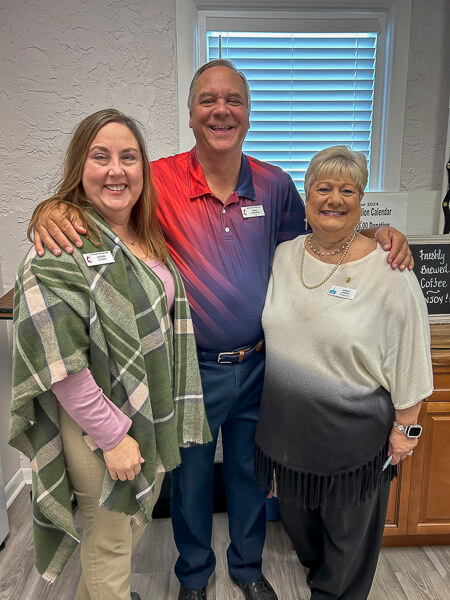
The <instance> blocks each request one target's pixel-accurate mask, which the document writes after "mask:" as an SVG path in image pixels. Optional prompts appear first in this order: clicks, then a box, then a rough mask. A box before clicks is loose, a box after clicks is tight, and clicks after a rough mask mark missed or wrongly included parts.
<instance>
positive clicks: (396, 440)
mask: <svg viewBox="0 0 450 600" xmlns="http://www.w3.org/2000/svg"><path fill="white" fill-rule="evenodd" d="M417 442H418V440H417V438H409V437H407V436H406V435H405V434H404V433H402V432H401V431H399V430H398V429H397V427H392V429H391V433H390V434H389V451H390V452H392V455H393V456H392V461H391V465H396V464H398V463H399V462H400V461H401V460H404V459H405V458H406V457H407V456H410V452H411V451H412V450H413V449H414V448H415V447H416V446H417Z"/></svg>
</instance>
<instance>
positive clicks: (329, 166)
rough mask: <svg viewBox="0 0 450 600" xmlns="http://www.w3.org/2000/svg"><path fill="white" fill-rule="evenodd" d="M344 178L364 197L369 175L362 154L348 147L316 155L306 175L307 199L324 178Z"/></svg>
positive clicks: (336, 147) (334, 147)
mask: <svg viewBox="0 0 450 600" xmlns="http://www.w3.org/2000/svg"><path fill="white" fill-rule="evenodd" d="M336 176H344V177H346V178H348V179H350V180H351V181H352V182H353V183H354V184H355V186H356V188H357V189H358V192H359V193H360V199H361V198H362V197H363V196H364V190H365V188H366V185H367V179H368V177H369V173H368V170H367V160H366V157H365V156H364V154H363V153H362V152H355V151H354V150H350V148H348V147H347V146H331V147H330V148H325V149H324V150H321V151H320V152H318V153H317V154H315V155H314V156H313V157H312V159H311V162H310V163H309V166H308V169H307V171H306V175H305V197H306V199H308V196H309V192H310V191H311V187H312V186H313V184H314V183H315V182H316V181H317V180H318V179H322V178H324V177H325V178H327V177H332V178H335V177H336Z"/></svg>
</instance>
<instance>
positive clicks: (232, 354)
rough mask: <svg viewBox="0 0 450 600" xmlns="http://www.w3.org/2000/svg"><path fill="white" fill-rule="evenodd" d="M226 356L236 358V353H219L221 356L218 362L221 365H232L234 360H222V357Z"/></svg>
mask: <svg viewBox="0 0 450 600" xmlns="http://www.w3.org/2000/svg"><path fill="white" fill-rule="evenodd" d="M224 355H228V356H235V355H236V352H219V355H218V357H217V362H218V363H219V364H221V365H232V364H233V361H232V360H222V356H224Z"/></svg>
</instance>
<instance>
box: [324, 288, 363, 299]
mask: <svg viewBox="0 0 450 600" xmlns="http://www.w3.org/2000/svg"><path fill="white" fill-rule="evenodd" d="M357 291H358V290H353V289H352V288H347V287H342V286H340V285H332V286H331V287H330V289H329V290H328V295H329V296H335V297H336V298H347V300H353V299H354V298H355V296H356V292H357Z"/></svg>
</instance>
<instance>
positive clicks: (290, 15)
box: [177, 0, 411, 191]
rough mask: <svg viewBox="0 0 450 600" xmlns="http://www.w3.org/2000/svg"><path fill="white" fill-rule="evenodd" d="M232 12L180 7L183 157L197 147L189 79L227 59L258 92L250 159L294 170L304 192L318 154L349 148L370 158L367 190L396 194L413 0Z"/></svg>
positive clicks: (246, 2) (194, 2)
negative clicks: (336, 147) (312, 160)
mask: <svg viewBox="0 0 450 600" xmlns="http://www.w3.org/2000/svg"><path fill="white" fill-rule="evenodd" d="M227 4H228V2H227V0H208V1H206V0H177V47H178V68H179V72H178V86H179V102H180V115H179V124H180V150H186V149H188V148H189V147H190V146H192V143H193V138H192V135H191V132H190V130H189V129H188V127H187V123H188V111H187V109H185V108H184V107H185V105H186V98H187V90H188V87H189V83H190V79H191V77H192V74H193V73H194V71H195V69H196V68H197V67H198V66H199V65H201V64H203V63H205V62H207V60H209V59H212V58H216V57H217V56H218V54H219V51H220V52H221V55H222V57H223V58H229V59H230V60H232V61H233V62H234V63H235V64H236V66H237V67H238V68H240V69H241V70H242V71H244V73H246V75H247V77H248V79H249V83H250V88H251V90H252V115H251V123H252V125H251V129H250V131H249V134H248V138H247V140H246V143H245V146H244V150H245V151H246V152H247V153H249V154H251V155H253V156H256V157H259V158H261V159H262V160H267V161H269V162H273V163H275V164H278V165H280V166H281V167H282V168H284V169H285V170H287V171H289V172H290V173H291V175H292V176H293V178H294V180H295V181H296V183H297V186H298V187H299V189H300V190H301V189H302V185H303V183H302V182H303V175H304V171H305V168H306V166H307V163H308V161H309V159H310V158H311V156H312V155H313V154H314V153H315V152H316V151H317V150H319V149H320V148H322V147H325V146H330V145H333V144H338V143H344V144H346V145H349V146H351V147H353V148H354V149H357V150H362V151H363V152H365V154H366V156H367V158H368V160H369V166H370V178H369V188H368V189H369V190H371V191H398V190H399V188H400V170H401V157H402V144H403V122H404V109H405V97H406V75H407V68H408V55H409V29H410V18H411V0H347V1H346V3H345V8H343V9H340V8H333V9H330V4H331V3H330V2H329V1H327V0H316V1H315V3H314V7H315V8H314V10H311V9H310V7H311V3H310V2H309V3H306V2H304V1H303V0H295V1H293V0H292V1H289V0H287V1H286V0H283V1H280V2H277V3H275V2H270V1H269V0H242V2H240V3H239V6H240V8H239V9H236V8H235V7H236V2H230V3H229V6H228V7H227ZM339 5H340V3H337V2H336V6H339ZM216 7H217V10H215V8H216ZM304 7H305V8H304ZM316 7H317V9H316ZM352 7H353V8H352ZM270 9H272V10H270ZM293 9H295V10H293ZM189 21H190V22H191V23H192V28H190V27H189V26H188V25H189ZM350 54H351V58H350ZM350 60H351V62H352V66H351V75H350V70H349V68H348V67H349V61H350ZM301 63H303V66H302V65H301ZM305 66H306V68H305ZM336 66H337V68H336ZM340 67H343V68H340ZM336 74H338V77H337V78H336V77H335V76H336ZM286 76H288V77H287V78H286ZM327 78H328V81H327V80H326V79H327ZM270 81H271V85H272V86H273V87H272V88H271V89H268V88H266V87H265V86H266V84H267V83H268V82H270ZM306 82H308V84H306ZM314 82H316V83H318V86H317V87H313V83H314ZM336 82H337V83H336ZM350 83H351V85H350ZM335 85H336V86H337V87H334V86H335ZM277 136H278V137H277Z"/></svg>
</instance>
